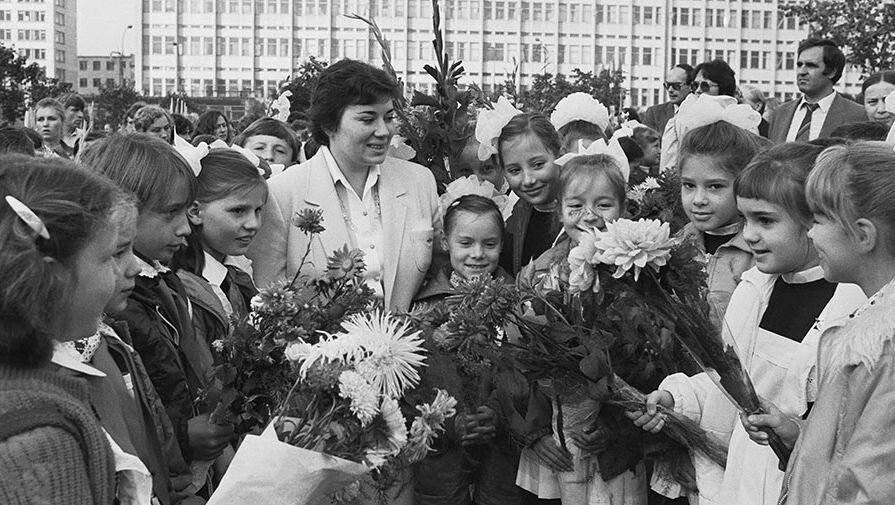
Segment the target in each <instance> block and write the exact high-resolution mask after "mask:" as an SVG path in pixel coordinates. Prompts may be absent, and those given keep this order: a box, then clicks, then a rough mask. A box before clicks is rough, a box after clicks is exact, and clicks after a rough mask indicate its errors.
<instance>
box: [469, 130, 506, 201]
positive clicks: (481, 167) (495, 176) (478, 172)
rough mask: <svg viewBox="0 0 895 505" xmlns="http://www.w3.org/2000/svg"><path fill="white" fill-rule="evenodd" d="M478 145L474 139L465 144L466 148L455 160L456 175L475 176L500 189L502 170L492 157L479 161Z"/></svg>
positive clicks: (502, 181) (502, 179) (501, 185)
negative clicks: (466, 174)
mask: <svg viewBox="0 0 895 505" xmlns="http://www.w3.org/2000/svg"><path fill="white" fill-rule="evenodd" d="M478 150H479V143H478V142H476V141H475V139H473V140H471V141H469V142H467V143H466V147H464V148H463V151H462V152H461V153H460V157H459V158H458V159H457V164H458V165H459V166H458V167H457V173H469V174H471V175H475V176H476V177H478V178H479V179H481V180H483V181H488V182H490V183H491V184H493V185H494V187H495V188H497V189H500V188H501V187H503V183H504V182H505V180H504V178H503V170H501V169H500V166H498V164H497V163H495V162H494V159H493V157H491V158H488V159H487V160H485V161H482V160H480V159H479V154H478Z"/></svg>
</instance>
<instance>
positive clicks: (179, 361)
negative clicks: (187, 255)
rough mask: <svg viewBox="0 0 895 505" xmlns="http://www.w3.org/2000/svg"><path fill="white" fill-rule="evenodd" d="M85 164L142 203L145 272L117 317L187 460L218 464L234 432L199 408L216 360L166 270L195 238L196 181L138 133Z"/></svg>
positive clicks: (180, 162) (158, 143) (137, 242)
mask: <svg viewBox="0 0 895 505" xmlns="http://www.w3.org/2000/svg"><path fill="white" fill-rule="evenodd" d="M83 161H84V163H85V164H86V165H87V166H89V167H91V168H92V169H93V170H96V171H97V172H100V173H102V174H104V175H106V176H107V177H109V178H110V179H112V181H114V182H115V183H117V184H118V185H119V186H120V187H122V188H123V189H126V190H128V191H131V192H133V193H134V194H135V195H136V196H137V199H138V202H139V207H138V212H139V213H138V217H137V234H136V237H135V238H134V244H133V248H134V253H135V256H136V257H137V263H138V265H139V269H140V272H139V274H138V275H137V278H136V279H135V285H134V288H133V291H132V292H131V294H130V296H129V297H128V299H127V303H126V308H125V309H124V310H123V311H121V312H119V313H117V314H110V315H111V316H112V318H113V319H114V320H116V321H120V322H124V323H126V324H127V326H128V328H129V331H130V334H131V338H132V340H133V346H134V348H135V349H136V351H137V352H138V353H139V355H140V357H141V358H142V360H143V363H144V364H145V365H146V369H147V372H148V373H149V376H150V379H151V380H152V383H153V385H154V386H155V389H156V391H157V392H158V394H159V396H160V398H161V400H162V403H163V404H164V405H165V409H166V411H167V413H168V417H169V418H170V419H171V422H172V424H173V425H174V429H175V432H176V434H177V439H178V443H179V445H180V449H181V452H182V454H183V455H184V457H185V459H186V460H187V461H189V462H195V461H212V460H214V459H216V458H217V457H218V456H220V455H221V453H222V452H223V451H224V449H225V448H226V447H227V446H228V442H229V439H230V436H231V435H232V433H233V426H218V425H215V424H211V423H210V422H209V421H208V413H201V412H199V410H198V408H197V406H196V405H195V404H194V399H196V398H197V393H198V391H199V389H201V388H202V387H203V385H204V381H205V372H206V370H207V369H208V367H210V366H211V364H212V363H213V358H212V354H211V350H210V348H209V346H208V344H207V343H206V342H204V341H202V340H200V339H199V338H197V336H196V334H195V332H194V330H193V325H192V321H191V318H190V310H189V299H188V297H187V295H186V292H185V290H184V287H183V285H182V283H181V281H180V280H179V278H178V277H177V276H176V275H175V274H174V272H173V271H172V270H171V268H170V267H169V266H167V264H169V263H170V262H171V260H172V258H173V256H174V254H175V252H177V250H179V249H180V248H182V247H184V246H185V245H186V237H187V236H188V235H189V234H190V226H189V221H188V219H187V212H186V211H187V208H188V207H189V206H190V205H191V204H192V202H193V201H194V200H195V194H196V185H197V183H196V178H195V176H194V175H193V173H192V171H191V169H190V167H189V165H188V164H187V162H186V161H185V160H184V159H183V158H182V157H181V156H180V155H179V154H178V153H177V152H176V151H175V150H174V148H173V147H171V146H170V145H168V144H166V143H165V142H164V141H162V140H160V139H158V138H154V137H151V136H149V135H145V134H139V133H137V134H133V135H127V136H113V137H109V138H107V139H103V140H101V141H99V142H96V143H95V144H92V145H91V146H90V147H89V148H88V149H87V151H86V152H85V154H84V158H83ZM194 477H195V476H194Z"/></svg>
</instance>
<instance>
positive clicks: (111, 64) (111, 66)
mask: <svg viewBox="0 0 895 505" xmlns="http://www.w3.org/2000/svg"><path fill="white" fill-rule="evenodd" d="M106 70H109V71H112V70H115V60H109V61H107V62H106Z"/></svg>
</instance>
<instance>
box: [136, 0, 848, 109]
mask: <svg viewBox="0 0 895 505" xmlns="http://www.w3.org/2000/svg"><path fill="white" fill-rule="evenodd" d="M432 9H433V6H432V2H431V0H370V1H369V2H367V1H361V0H143V2H142V6H141V8H140V20H141V22H140V23H138V25H137V26H138V27H139V28H138V29H139V30H140V31H141V40H142V50H141V51H140V52H139V54H138V55H137V62H136V67H137V68H136V79H137V83H138V84H140V85H141V86H142V88H143V89H144V91H146V92H148V93H150V94H152V95H163V94H166V93H168V92H169V91H172V90H175V89H182V90H183V91H185V92H187V93H188V94H191V95H237V94H253V95H256V96H258V95H262V96H269V95H270V94H271V93H273V92H274V91H275V89H276V88H277V85H278V83H279V82H280V81H281V80H283V79H285V78H287V77H288V76H289V75H291V74H292V73H293V72H294V71H295V69H296V68H298V67H299V66H300V65H301V63H302V62H304V61H306V60H307V58H308V57H309V56H315V57H317V58H320V59H322V60H325V61H334V60H337V59H340V58H355V59H361V60H366V61H369V62H371V63H378V62H379V61H380V59H379V48H378V46H377V44H376V41H375V38H374V37H373V34H372V33H371V31H370V30H369V29H368V27H367V26H366V25H365V24H364V23H362V22H361V21H358V20H355V19H351V18H348V17H346V15H347V14H351V13H359V14H361V15H364V16H372V17H374V18H375V19H376V22H377V24H378V25H379V26H380V28H381V29H382V32H383V34H384V35H385V37H386V38H387V39H388V40H389V42H390V44H391V52H392V59H393V66H394V67H395V69H396V71H397V72H398V74H399V75H400V76H401V78H402V79H403V80H404V82H405V83H407V84H408V85H409V87H411V88H414V89H431V88H432V87H433V86H434V83H433V82H432V80H431V78H430V77H429V76H428V74H426V73H425V71H424V70H423V65H424V64H425V63H431V62H432V61H433V60H434V52H433V49H432V38H433V33H432ZM441 14H442V26H443V29H444V34H445V40H446V43H447V51H448V53H449V54H450V55H451V56H452V57H453V58H455V59H461V60H463V63H464V67H465V69H466V75H465V77H464V81H465V82H467V83H472V82H475V83H478V84H479V85H481V86H482V87H483V88H484V89H485V90H489V89H492V88H493V87H494V86H497V85H499V84H501V83H503V82H504V81H505V80H506V79H507V78H508V77H509V76H512V75H513V74H514V73H515V74H517V82H518V83H520V85H521V86H524V85H526V83H528V82H530V81H531V78H532V76H534V75H536V74H538V73H542V72H545V71H546V72H551V73H554V74H555V73H557V72H561V73H563V74H566V75H569V74H571V73H572V71H573V70H574V69H575V68H580V69H582V70H584V71H594V72H597V71H599V70H601V69H604V68H618V69H621V70H623V71H624V75H625V81H626V82H625V84H626V85H625V88H626V89H627V90H628V91H627V96H626V97H625V104H626V105H633V106H635V107H644V106H648V105H652V104H655V103H659V102H661V101H663V100H664V91H663V89H662V80H663V76H664V72H665V70H666V69H667V68H669V67H671V66H673V65H674V64H677V63H682V62H686V63H689V64H691V65H696V64H698V63H699V62H701V61H705V60H706V59H714V58H724V59H725V60H727V61H728V63H730V64H731V66H732V67H733V68H734V69H735V70H736V71H737V77H738V79H739V81H740V82H741V83H751V84H755V85H757V86H758V87H759V88H760V89H762V90H764V91H765V93H766V94H768V95H769V96H776V97H778V98H780V99H788V98H791V97H792V96H794V95H795V94H796V93H797V90H796V85H795V62H796V47H797V45H798V41H799V40H800V39H802V38H804V36H805V34H806V29H805V28H804V27H803V26H800V25H799V23H798V20H796V19H791V18H784V17H782V16H781V15H780V14H779V13H778V0H752V1H745V0H736V1H726V0H442V2H441ZM844 81H845V82H844V83H843V84H842V85H840V87H839V89H840V90H842V91H846V92H851V93H854V92H855V91H856V89H859V88H856V86H857V76H856V75H855V74H854V73H849V74H848V75H847V76H846V78H845V79H844Z"/></svg>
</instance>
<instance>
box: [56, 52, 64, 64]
mask: <svg viewBox="0 0 895 505" xmlns="http://www.w3.org/2000/svg"><path fill="white" fill-rule="evenodd" d="M56 63H65V51H56Z"/></svg>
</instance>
